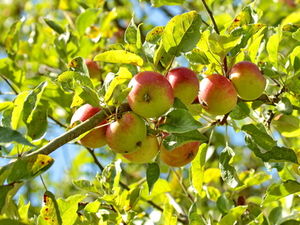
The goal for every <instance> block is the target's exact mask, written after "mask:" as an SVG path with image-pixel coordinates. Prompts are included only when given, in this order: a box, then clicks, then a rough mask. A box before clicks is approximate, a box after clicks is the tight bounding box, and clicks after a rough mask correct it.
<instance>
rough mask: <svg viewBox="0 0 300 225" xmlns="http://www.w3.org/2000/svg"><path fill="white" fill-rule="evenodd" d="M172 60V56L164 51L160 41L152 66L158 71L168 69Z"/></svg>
mask: <svg viewBox="0 0 300 225" xmlns="http://www.w3.org/2000/svg"><path fill="white" fill-rule="evenodd" d="M173 60H174V56H173V55H172V54H169V53H167V52H166V51H165V49H164V46H163V42H162V41H160V44H159V46H158V48H157V49H156V51H155V52H154V56H153V63H154V66H156V67H158V68H159V69H160V70H164V69H166V68H168V67H169V66H170V65H171V63H172V62H173Z"/></svg>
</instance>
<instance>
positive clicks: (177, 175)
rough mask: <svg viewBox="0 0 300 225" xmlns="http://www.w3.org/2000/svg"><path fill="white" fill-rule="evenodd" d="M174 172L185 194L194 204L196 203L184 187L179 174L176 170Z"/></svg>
mask: <svg viewBox="0 0 300 225" xmlns="http://www.w3.org/2000/svg"><path fill="white" fill-rule="evenodd" d="M172 171H173V173H174V174H175V175H176V178H177V180H178V182H179V184H180V186H181V188H182V190H183V192H184V193H185V194H186V195H187V196H188V198H189V199H190V200H191V202H192V203H194V202H195V199H194V198H193V196H192V195H191V194H190V193H188V191H187V188H186V186H185V185H184V183H183V182H182V180H181V178H180V176H179V174H178V173H177V172H176V170H175V169H172Z"/></svg>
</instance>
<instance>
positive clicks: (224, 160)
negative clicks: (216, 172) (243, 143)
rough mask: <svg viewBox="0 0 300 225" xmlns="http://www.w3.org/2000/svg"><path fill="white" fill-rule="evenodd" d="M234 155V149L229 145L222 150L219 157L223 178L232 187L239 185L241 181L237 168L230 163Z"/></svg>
mask: <svg viewBox="0 0 300 225" xmlns="http://www.w3.org/2000/svg"><path fill="white" fill-rule="evenodd" d="M234 155H235V154H234V151H233V150H232V149H231V148H230V147H228V146H227V147H225V148H224V149H223V150H222V152H221V154H220V159H219V167H220V170H221V176H222V179H223V180H224V181H225V182H226V183H227V184H228V185H229V186H230V187H232V188H235V187H237V186H238V185H240V183H241V182H240V180H239V178H238V176H237V173H236V170H235V168H234V167H233V166H231V165H230V160H231V158H233V157H234Z"/></svg>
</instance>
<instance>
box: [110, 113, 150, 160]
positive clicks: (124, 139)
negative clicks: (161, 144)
mask: <svg viewBox="0 0 300 225" xmlns="http://www.w3.org/2000/svg"><path fill="white" fill-rule="evenodd" d="M146 134H147V130H146V124H145V121H144V120H143V119H142V118H141V117H140V116H138V115H137V114H135V113H133V112H126V113H124V114H123V115H122V117H121V118H120V119H117V120H116V121H115V122H113V123H111V124H110V125H109V126H108V128H107V130H106V141H107V144H108V146H109V147H110V148H111V150H112V151H114V152H116V153H122V154H125V153H131V152H134V151H136V150H137V147H140V146H141V145H142V142H143V141H144V139H145V138H146Z"/></svg>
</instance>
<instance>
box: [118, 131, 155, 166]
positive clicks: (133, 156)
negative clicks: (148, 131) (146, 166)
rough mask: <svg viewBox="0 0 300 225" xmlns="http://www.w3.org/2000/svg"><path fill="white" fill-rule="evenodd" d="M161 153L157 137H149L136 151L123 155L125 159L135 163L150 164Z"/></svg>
mask: <svg viewBox="0 0 300 225" xmlns="http://www.w3.org/2000/svg"><path fill="white" fill-rule="evenodd" d="M158 151H159V144H158V140H157V138H156V137H155V136H147V137H146V138H145V139H144V140H143V141H142V144H141V146H139V147H137V149H136V151H134V152H132V153H129V154H123V156H124V158H126V159H128V160H129V161H130V162H133V163H149V162H151V161H152V160H153V158H154V157H155V156H156V155H157V153H158Z"/></svg>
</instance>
